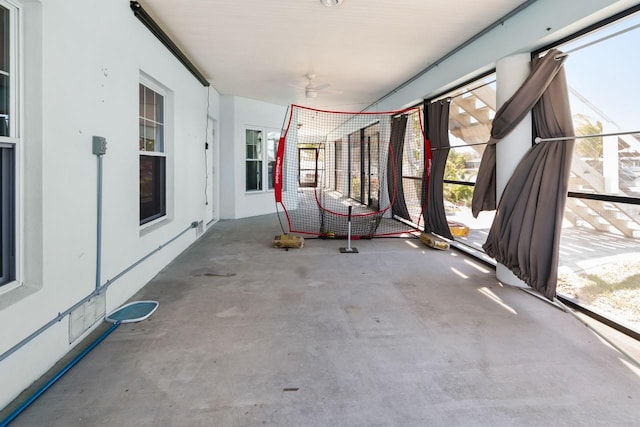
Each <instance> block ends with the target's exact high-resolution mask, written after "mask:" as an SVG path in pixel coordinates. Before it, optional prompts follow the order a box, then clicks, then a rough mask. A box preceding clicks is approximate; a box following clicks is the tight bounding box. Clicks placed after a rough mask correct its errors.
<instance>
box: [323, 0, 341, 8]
mask: <svg viewBox="0 0 640 427" xmlns="http://www.w3.org/2000/svg"><path fill="white" fill-rule="evenodd" d="M342 2H343V0H320V3H322V5H323V6H327V7H333V6H338V5H340V4H341V3H342Z"/></svg>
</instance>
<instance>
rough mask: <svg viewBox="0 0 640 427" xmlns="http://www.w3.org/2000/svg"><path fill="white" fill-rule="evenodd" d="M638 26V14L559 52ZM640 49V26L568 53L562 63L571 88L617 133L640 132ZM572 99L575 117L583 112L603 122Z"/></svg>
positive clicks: (567, 45)
mask: <svg viewBox="0 0 640 427" xmlns="http://www.w3.org/2000/svg"><path fill="white" fill-rule="evenodd" d="M637 25H640V15H638V14H636V15H633V16H631V17H630V18H628V19H625V20H623V21H622V22H618V23H616V24H614V25H612V26H610V27H607V28H605V29H604V30H601V31H597V32H595V33H594V34H590V35H588V36H586V37H583V38H581V39H578V40H575V41H572V42H570V43H568V44H566V45H564V46H561V47H560V50H562V51H564V52H568V51H571V50H573V49H575V48H579V47H580V46H583V45H585V44H587V43H590V42H592V41H594V40H598V39H601V38H603V37H606V36H607V35H610V34H614V33H616V32H619V31H621V30H623V29H625V28H631V27H634V26H637ZM639 50H640V27H638V28H635V29H632V30H630V31H627V32H625V33H624V34H620V35H618V36H615V37H612V38H610V39H607V40H604V41H601V42H599V43H596V44H593V45H591V46H587V47H585V48H583V49H579V50H576V51H575V52H572V53H569V57H568V58H567V61H566V62H565V69H566V73H567V82H568V84H569V86H570V88H572V89H573V90H575V91H577V92H578V93H580V94H581V95H582V96H583V97H584V98H586V99H587V100H588V101H589V103H591V104H593V105H594V106H596V107H597V108H598V109H599V110H601V111H602V112H604V113H605V114H606V115H607V116H608V117H609V118H611V119H612V120H613V122H614V123H615V124H616V125H617V127H618V130H624V131H636V130H640V106H639V103H640V82H639V81H638V74H639V72H640V55H639V54H638V51H639ZM571 98H572V106H571V107H572V113H573V114H574V115H575V114H576V113H582V114H585V115H587V116H589V117H591V118H592V119H593V121H594V122H597V121H604V120H603V118H602V117H598V115H597V114H596V113H595V112H593V111H589V109H588V108H585V106H584V105H580V103H578V102H575V97H571ZM615 130H616V129H615V128H614V129H612V131H615Z"/></svg>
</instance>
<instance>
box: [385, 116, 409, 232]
mask: <svg viewBox="0 0 640 427" xmlns="http://www.w3.org/2000/svg"><path fill="white" fill-rule="evenodd" d="M406 130H407V116H406V115H404V114H403V115H401V116H397V117H394V118H392V119H391V135H390V137H389V140H390V141H389V145H390V147H389V150H390V152H389V158H388V160H387V188H388V190H389V200H390V201H391V212H392V214H393V215H397V216H399V217H401V218H404V219H408V220H411V215H409V210H408V209H407V203H406V201H405V198H404V189H403V187H402V155H403V150H404V135H405V132H406Z"/></svg>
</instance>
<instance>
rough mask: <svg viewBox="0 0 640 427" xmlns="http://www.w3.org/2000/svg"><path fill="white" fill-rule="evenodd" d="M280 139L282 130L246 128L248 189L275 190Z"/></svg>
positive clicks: (252, 190)
mask: <svg viewBox="0 0 640 427" xmlns="http://www.w3.org/2000/svg"><path fill="white" fill-rule="evenodd" d="M265 136H266V137H265ZM279 140H280V131H277V130H274V129H264V128H247V129H245V169H246V177H245V190H246V191H251V192H254V191H264V190H273V173H274V167H275V162H276V152H277V151H278V142H279ZM265 177H266V179H267V180H266V187H265Z"/></svg>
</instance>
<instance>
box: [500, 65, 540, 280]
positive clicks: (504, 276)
mask: <svg viewBox="0 0 640 427" xmlns="http://www.w3.org/2000/svg"><path fill="white" fill-rule="evenodd" d="M530 62H531V55H530V54H528V53H523V54H518V55H513V56H509V57H506V58H502V59H500V60H499V61H498V62H497V63H496V105H497V107H498V108H500V107H501V106H502V105H503V104H504V103H505V102H506V101H507V100H508V99H509V98H511V96H512V95H513V94H514V93H515V92H516V91H517V90H518V89H519V88H520V86H521V85H522V83H523V82H524V81H525V80H526V78H527V77H528V76H529V73H530V72H531V66H530ZM532 142H533V141H532V122H531V113H529V114H527V115H526V116H525V118H524V119H522V121H521V122H520V123H519V124H518V125H517V126H516V127H515V129H513V131H511V132H510V133H509V134H508V135H507V136H505V137H504V138H503V139H502V140H500V142H498V144H497V145H496V197H497V198H498V200H499V199H500V197H501V196H502V192H503V191H504V188H505V186H506V185H507V181H509V178H511V175H512V174H513V171H514V170H515V168H516V166H517V165H518V163H519V162H520V160H521V159H522V157H523V156H524V154H525V153H526V152H527V151H528V150H529V149H530V148H531V144H532ZM496 277H497V278H498V280H499V281H500V282H502V283H504V284H507V285H511V286H518V287H528V285H526V284H525V283H524V282H522V281H521V280H520V279H518V278H517V277H516V276H515V275H514V274H513V273H512V272H511V270H509V269H508V268H507V267H505V266H504V265H502V264H498V265H497V267H496Z"/></svg>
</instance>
